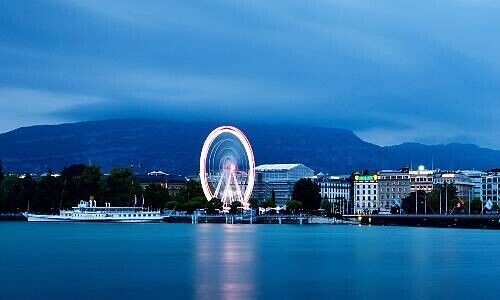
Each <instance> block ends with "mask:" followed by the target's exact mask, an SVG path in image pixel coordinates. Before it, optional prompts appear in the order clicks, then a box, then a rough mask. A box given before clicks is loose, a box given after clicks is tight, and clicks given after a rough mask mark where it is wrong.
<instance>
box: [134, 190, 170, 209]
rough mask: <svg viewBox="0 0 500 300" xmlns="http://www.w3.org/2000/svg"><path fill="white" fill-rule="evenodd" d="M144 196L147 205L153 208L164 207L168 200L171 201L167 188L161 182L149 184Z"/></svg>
mask: <svg viewBox="0 0 500 300" xmlns="http://www.w3.org/2000/svg"><path fill="white" fill-rule="evenodd" d="M143 196H144V201H145V202H146V203H145V205H146V206H149V207H152V208H158V209H164V208H165V205H166V204H167V202H169V201H170V196H169V195H168V191H167V189H165V188H164V187H162V186H161V185H159V184H150V185H148V186H147V187H146V189H145V190H144V194H143ZM141 201H142V199H141Z"/></svg>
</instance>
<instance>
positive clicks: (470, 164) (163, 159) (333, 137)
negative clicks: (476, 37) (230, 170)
mask: <svg viewBox="0 0 500 300" xmlns="http://www.w3.org/2000/svg"><path fill="white" fill-rule="evenodd" d="M220 125H222V124H216V123H211V122H175V121H162V120H151V119H111V120H102V121H85V122H75V123H64V124H58V125H36V126H29V127H20V128H17V129H14V130H12V131H9V132H6V133H3V134H0V159H2V161H3V163H4V166H5V169H6V170H10V171H12V172H28V171H30V172H44V171H47V170H48V169H52V170H55V171H58V170H60V169H62V168H63V167H64V166H67V165H69V164H73V163H85V164H87V163H95V164H98V165H100V166H102V168H103V169H104V170H109V169H111V168H112V167H126V166H128V165H129V164H130V163H135V164H137V163H141V164H142V165H143V166H144V171H149V170H153V169H162V170H166V171H168V172H170V173H176V174H184V175H189V174H196V173H197V168H198V156H199V152H200V150H201V146H202V144H203V142H204V140H205V137H206V136H207V135H208V133H209V132H210V131H211V130H212V129H213V128H215V127H216V126H220ZM235 126H238V127H240V128H241V129H242V130H243V131H244V132H245V134H246V135H247V137H248V138H249V140H250V142H251V143H252V146H253V149H254V153H255V157H256V162H257V164H264V163H287V162H300V163H304V164H305V165H307V166H310V167H311V168H313V169H314V170H315V171H316V172H320V171H321V172H328V173H343V174H348V173H351V172H352V171H360V170H364V169H369V170H378V169H398V168H400V167H403V166H410V165H412V164H413V165H414V166H416V165H418V164H426V165H428V166H430V165H432V164H434V166H435V167H438V168H442V169H466V168H467V169H472V168H474V169H491V168H494V167H498V166H499V165H500V151H498V150H493V149H488V148H482V147H479V146H477V145H474V144H467V143H450V144H437V145H425V144H421V143H412V142H407V143H402V144H399V145H393V146H378V145H375V144H372V143H369V142H366V141H364V140H362V139H361V138H359V137H358V136H357V135H356V134H354V133H353V132H352V131H350V130H347V129H339V128H325V127H313V126H298V125H282V124H274V125H270V124H251V123H237V124H235Z"/></svg>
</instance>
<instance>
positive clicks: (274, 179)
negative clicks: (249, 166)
mask: <svg viewBox="0 0 500 300" xmlns="http://www.w3.org/2000/svg"><path fill="white" fill-rule="evenodd" d="M255 171H256V172H255V173H256V180H255V186H254V190H253V193H252V197H253V198H256V199H257V200H259V201H265V200H267V199H269V198H271V196H272V194H273V192H274V196H275V199H276V204H277V205H279V206H283V205H286V202H287V201H288V200H290V199H291V197H292V191H293V186H294V185H295V183H296V182H297V181H299V179H301V178H309V177H312V176H313V175H314V171H313V170H312V169H311V168H309V167H306V166H304V165H303V164H266V165H260V166H258V167H256V168H255Z"/></svg>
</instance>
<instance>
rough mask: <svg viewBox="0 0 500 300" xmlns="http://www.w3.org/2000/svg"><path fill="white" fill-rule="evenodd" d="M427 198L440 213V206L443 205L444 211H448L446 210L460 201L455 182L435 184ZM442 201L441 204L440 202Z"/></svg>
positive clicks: (430, 204) (435, 210)
mask: <svg viewBox="0 0 500 300" xmlns="http://www.w3.org/2000/svg"><path fill="white" fill-rule="evenodd" d="M446 196H448V209H446ZM427 200H428V204H429V206H430V207H431V208H432V210H433V211H434V212H436V213H439V208H440V207H441V211H442V213H446V211H449V210H451V209H453V207H454V206H455V205H456V204H457V202H458V196H457V188H456V187H455V185H453V184H446V185H441V184H438V185H435V186H434V188H433V189H432V191H431V192H430V193H429V195H428V197H427ZM440 201H441V205H440V204H439V202H440ZM413 206H415V205H413ZM419 209H420V208H419Z"/></svg>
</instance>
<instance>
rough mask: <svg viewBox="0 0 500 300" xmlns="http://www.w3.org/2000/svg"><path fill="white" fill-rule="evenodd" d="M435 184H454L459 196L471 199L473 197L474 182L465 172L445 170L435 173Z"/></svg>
mask: <svg viewBox="0 0 500 300" xmlns="http://www.w3.org/2000/svg"><path fill="white" fill-rule="evenodd" d="M433 184H434V185H445V184H453V185H454V186H455V187H456V189H457V196H458V197H459V198H461V199H466V200H469V199H471V198H472V189H473V187H474V183H472V180H471V179H470V178H469V177H468V176H467V175H465V174H462V173H460V172H455V171H450V172H447V171H443V172H437V173H434V179H433Z"/></svg>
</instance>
